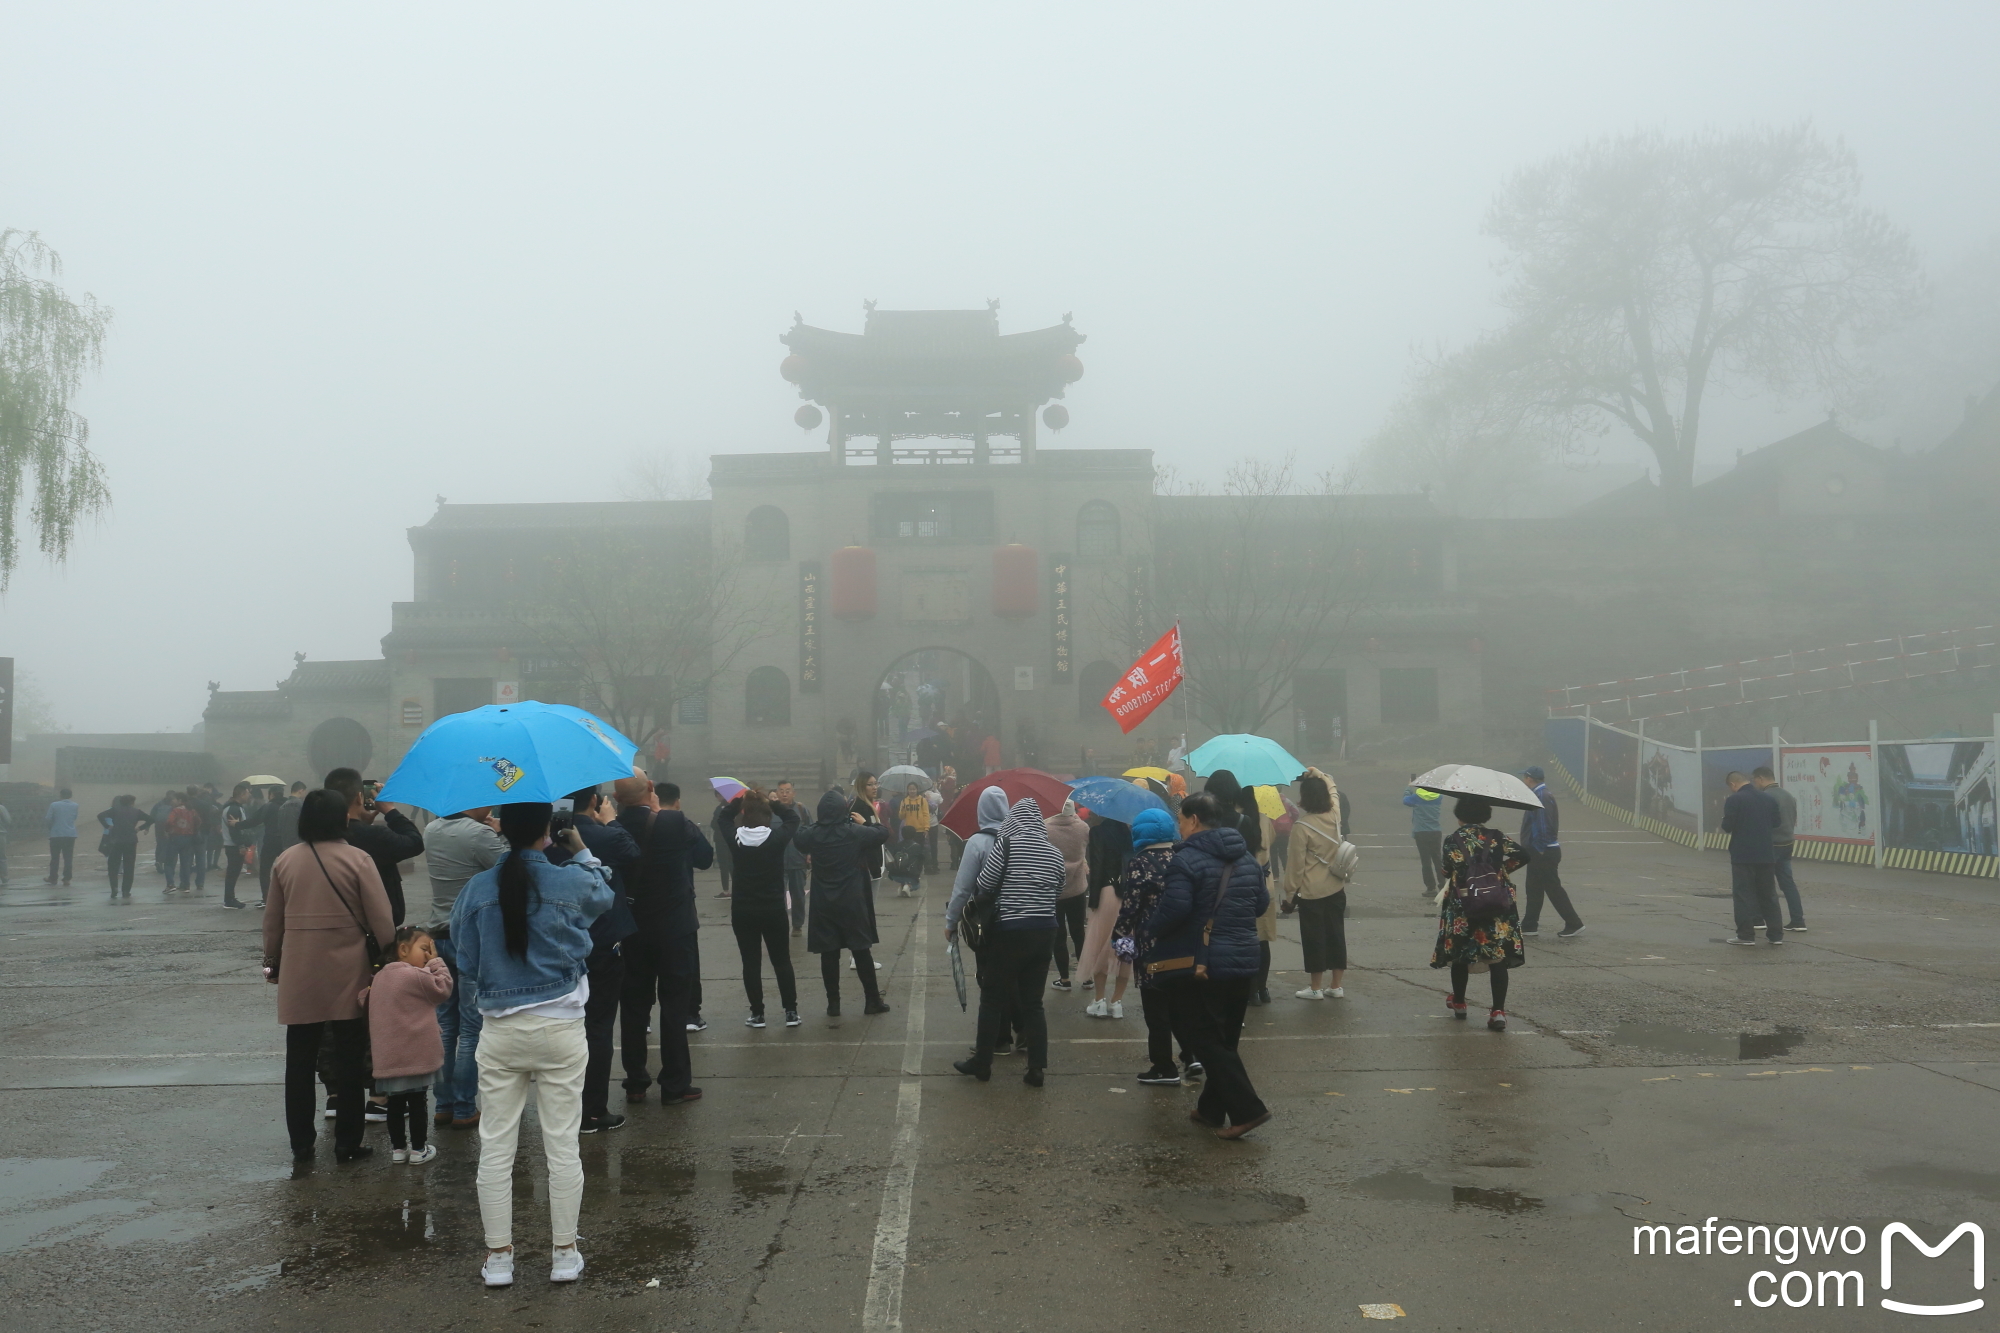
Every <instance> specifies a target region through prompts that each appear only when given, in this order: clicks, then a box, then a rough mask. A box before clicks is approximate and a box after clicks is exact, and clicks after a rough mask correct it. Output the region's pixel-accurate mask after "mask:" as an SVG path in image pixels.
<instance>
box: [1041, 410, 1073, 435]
mask: <svg viewBox="0 0 2000 1333" xmlns="http://www.w3.org/2000/svg"><path fill="white" fill-rule="evenodd" d="M1042 424H1043V425H1044V426H1047V427H1048V428H1049V429H1050V430H1061V429H1062V428H1063V427H1064V426H1067V425H1068V424H1069V409H1068V408H1067V407H1064V406H1063V405H1062V404H1061V403H1050V404H1049V405H1048V406H1047V407H1045V408H1043V409H1042Z"/></svg>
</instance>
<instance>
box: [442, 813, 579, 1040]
mask: <svg viewBox="0 0 2000 1333" xmlns="http://www.w3.org/2000/svg"><path fill="white" fill-rule="evenodd" d="M509 855H511V856H518V857H520V858H521V859H522V860H523V861H524V862H526V864H527V867H528V873H529V874H530V875H532V876H534V880H535V892H534V893H532V894H530V895H529V896H528V955H527V957H525V958H517V957H515V956H514V955H513V954H511V953H508V952H507V929H506V926H505V925H504V924H503V923H502V921H501V918H500V866H495V867H493V868H492V869H491V870H482V871H480V872H479V873H478V874H476V875H474V876H473V877H472V878H471V879H470V880H468V881H466V885H465V887H464V888H463V889H462V890H460V891H459V895H458V901H457V902H455V903H453V904H452V909H451V940H452V944H453V946H454V947H455V948H456V949H457V950H458V968H459V971H460V972H462V973H464V974H465V975H466V976H468V977H470V978H472V980H473V982H474V984H475V985H476V986H477V987H478V990H479V1002H480V1004H481V1005H482V1006H484V1007H486V1008H489V1009H511V1008H514V1007H515V1006H517V1005H527V1004H540V1003H542V1002H543V1001H545V1000H554V999H560V998H561V997H562V996H565V995H567V994H569V993H570V992H571V991H573V990H575V989H576V988H577V983H578V982H580V981H581V980H582V979H583V975H584V965H585V961H586V960H587V959H588V958H589V957H590V946H591V939H590V923H591V922H592V921H595V920H596V919H597V918H598V917H600V916H602V915H604V913H606V912H608V911H610V910H611V906H612V904H613V902H614V901H615V894H614V893H613V891H612V888H611V882H610V878H609V874H608V872H607V871H606V870H605V869H604V868H603V867H602V866H601V865H592V866H583V865H564V866H557V865H551V864H550V863H549V858H548V857H546V856H544V855H542V854H541V853H540V852H534V851H526V852H511V853H509ZM505 864H506V862H505V861H502V862H501V863H500V865H505Z"/></svg>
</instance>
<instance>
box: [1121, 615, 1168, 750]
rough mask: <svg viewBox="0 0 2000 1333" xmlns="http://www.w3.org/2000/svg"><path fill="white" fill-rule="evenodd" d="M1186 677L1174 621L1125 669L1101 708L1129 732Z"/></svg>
mask: <svg viewBox="0 0 2000 1333" xmlns="http://www.w3.org/2000/svg"><path fill="white" fill-rule="evenodd" d="M1186 678H1187V670H1186V664H1185V662H1184V661H1183V660H1182V658H1181V627H1180V626H1179V625H1178V624H1176V625H1175V626H1174V627H1173V628H1172V629H1169V630H1168V631H1167V632H1166V633H1165V634H1162V635H1161V636H1160V637H1159V638H1158V639H1156V640H1154V641H1153V646H1152V647H1150V648H1148V649H1147V650H1146V651H1145V652H1143V653H1140V654H1139V659H1138V660H1137V661H1136V662H1134V663H1132V665H1131V666H1129V667H1127V668H1126V669H1125V675H1124V676H1123V677H1122V678H1121V679H1120V680H1119V682H1118V683H1117V684H1116V685H1113V686H1112V687H1111V693H1109V694H1107V695H1105V696H1104V707H1105V708H1106V709H1107V710H1108V711H1109V712H1110V714H1111V716H1112V717H1114V718H1117V719H1118V728H1119V730H1121V731H1123V732H1126V733H1127V734H1130V733H1131V730H1132V728H1134V727H1136V726H1138V725H1139V724H1140V723H1141V722H1144V721H1145V720H1146V719H1147V718H1149V717H1151V716H1152V715H1153V710H1154V709H1156V708H1158V707H1159V706H1160V705H1161V704H1163V703H1165V702H1166V701H1167V698H1168V696H1169V695H1171V694H1172V693H1173V692H1174V691H1175V690H1177V689H1179V688H1180V684H1181V681H1183V680H1185V679H1186Z"/></svg>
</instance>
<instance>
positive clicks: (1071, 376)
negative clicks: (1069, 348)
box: [1056, 355, 1083, 384]
mask: <svg viewBox="0 0 2000 1333" xmlns="http://www.w3.org/2000/svg"><path fill="white" fill-rule="evenodd" d="M1056 374H1058V375H1060V376H1062V382H1063V383H1064V384H1074V383H1076V382H1077V381H1078V380H1080V379H1082V378H1083V362H1081V361H1079V360H1078V359H1077V358H1076V357H1075V356H1073V355H1072V356H1059V357H1057V358H1056Z"/></svg>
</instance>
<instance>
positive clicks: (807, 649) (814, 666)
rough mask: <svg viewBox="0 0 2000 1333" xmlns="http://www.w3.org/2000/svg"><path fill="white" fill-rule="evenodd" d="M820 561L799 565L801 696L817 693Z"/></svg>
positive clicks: (818, 676) (803, 562) (818, 679)
mask: <svg viewBox="0 0 2000 1333" xmlns="http://www.w3.org/2000/svg"><path fill="white" fill-rule="evenodd" d="M819 682H820V660H819V561H817V560H801V561H800V562H799V693H800V694H818V693H819Z"/></svg>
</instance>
